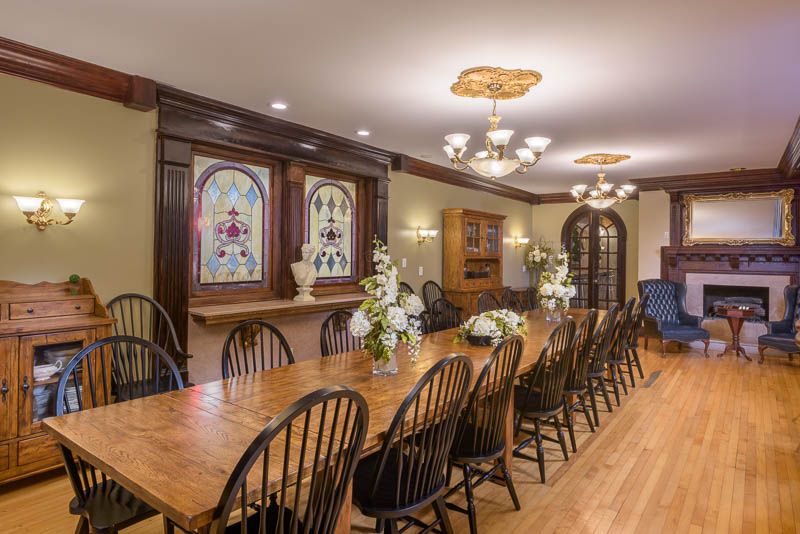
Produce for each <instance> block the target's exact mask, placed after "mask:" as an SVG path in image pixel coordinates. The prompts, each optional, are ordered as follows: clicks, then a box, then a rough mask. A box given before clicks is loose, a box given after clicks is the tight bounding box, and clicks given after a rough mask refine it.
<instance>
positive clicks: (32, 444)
mask: <svg viewBox="0 0 800 534" xmlns="http://www.w3.org/2000/svg"><path fill="white" fill-rule="evenodd" d="M58 455H59V450H58V446H57V445H56V442H55V441H53V440H52V439H50V436H37V437H35V438H28V439H23V440H20V441H19V445H18V447H17V465H25V464H30V463H33V462H38V461H39V460H46V459H47V458H55V457H56V456H58Z"/></svg>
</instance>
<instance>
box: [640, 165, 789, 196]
mask: <svg viewBox="0 0 800 534" xmlns="http://www.w3.org/2000/svg"><path fill="white" fill-rule="evenodd" d="M630 182H631V183H632V184H634V185H635V186H636V187H637V188H638V189H639V191H657V190H659V189H662V190H664V191H666V192H668V193H670V192H695V191H721V190H734V189H736V190H738V189H741V188H743V187H747V188H750V189H753V190H755V189H756V188H759V187H776V186H784V185H794V184H796V183H798V180H790V179H787V178H786V176H784V174H783V173H782V172H781V171H780V170H779V169H745V170H743V171H738V172H737V171H724V172H707V173H702V174H683V175H676V176H655V177H652V178H633V179H631V180H630Z"/></svg>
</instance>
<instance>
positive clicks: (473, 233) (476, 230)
mask: <svg viewBox="0 0 800 534" xmlns="http://www.w3.org/2000/svg"><path fill="white" fill-rule="evenodd" d="M466 250H467V252H468V253H472V254H478V253H480V251H481V223H478V222H467V242H466Z"/></svg>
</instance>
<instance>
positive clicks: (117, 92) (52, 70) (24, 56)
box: [0, 37, 156, 111]
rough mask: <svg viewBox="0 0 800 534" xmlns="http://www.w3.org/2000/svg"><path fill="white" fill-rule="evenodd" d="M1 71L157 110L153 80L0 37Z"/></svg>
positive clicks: (129, 105)
mask: <svg viewBox="0 0 800 534" xmlns="http://www.w3.org/2000/svg"><path fill="white" fill-rule="evenodd" d="M0 72H2V73H5V74H10V75H11V76H17V77H19V78H25V79H28V80H32V81H35V82H41V83H46V84H48V85H53V86H55V87H59V88H61V89H67V90H70V91H75V92H77V93H83V94H85V95H91V96H96V97H98V98H104V99H106V100H111V101H113V102H120V103H122V104H123V105H124V106H126V107H129V108H132V109H136V110H139V111H150V110H152V109H155V107H156V84H155V82H154V81H153V80H150V79H147V78H143V77H141V76H134V75H130V74H126V73H124V72H120V71H118V70H114V69H109V68H106V67H101V66H100V65H95V64H94V63H89V62H87V61H81V60H80V59H75V58H71V57H68V56H63V55H61V54H56V53H55V52H50V51H49V50H44V49H42V48H36V47H35V46H30V45H27V44H25V43H20V42H17V41H12V40H11V39H6V38H4V37H0Z"/></svg>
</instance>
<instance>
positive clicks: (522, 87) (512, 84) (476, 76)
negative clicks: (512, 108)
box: [450, 67, 542, 100]
mask: <svg viewBox="0 0 800 534" xmlns="http://www.w3.org/2000/svg"><path fill="white" fill-rule="evenodd" d="M541 81H542V75H541V74H539V73H538V72H536V71H535V70H523V69H513V70H506V69H503V68H500V67H473V68H471V69H467V70H465V71H463V72H462V73H461V74H459V75H458V81H457V82H456V83H454V84H453V85H451V86H450V90H451V91H452V92H453V94H455V95H458V96H464V97H469V98H490V99H492V100H511V99H512V98H519V97H521V96H524V95H525V93H527V92H528V89H530V88H531V87H533V86H534V85H536V84H538V83H539V82H541Z"/></svg>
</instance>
